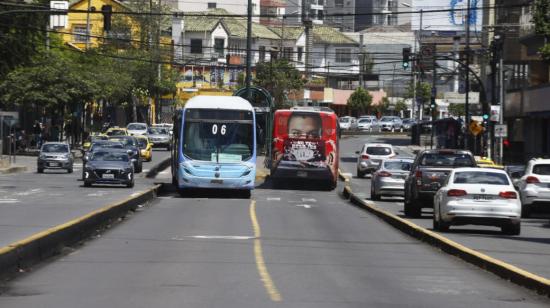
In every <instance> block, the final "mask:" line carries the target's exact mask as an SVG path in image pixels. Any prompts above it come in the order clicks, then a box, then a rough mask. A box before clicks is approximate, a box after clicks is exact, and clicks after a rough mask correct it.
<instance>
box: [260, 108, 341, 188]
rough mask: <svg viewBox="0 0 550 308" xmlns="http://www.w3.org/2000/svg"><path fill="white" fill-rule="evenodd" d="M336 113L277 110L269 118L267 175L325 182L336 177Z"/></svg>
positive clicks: (333, 181) (329, 184)
mask: <svg viewBox="0 0 550 308" xmlns="http://www.w3.org/2000/svg"><path fill="white" fill-rule="evenodd" d="M338 134H339V129H338V117H337V116H336V114H335V113H334V112H332V111H328V110H321V109H314V108H299V109H298V108H294V109H286V110H278V111H276V112H275V115H274V118H273V144H272V157H271V161H272V164H271V177H272V178H273V179H275V180H280V179H308V180H316V181H323V182H325V184H326V186H327V187H330V188H331V189H332V188H334V187H336V182H337V180H338Z"/></svg>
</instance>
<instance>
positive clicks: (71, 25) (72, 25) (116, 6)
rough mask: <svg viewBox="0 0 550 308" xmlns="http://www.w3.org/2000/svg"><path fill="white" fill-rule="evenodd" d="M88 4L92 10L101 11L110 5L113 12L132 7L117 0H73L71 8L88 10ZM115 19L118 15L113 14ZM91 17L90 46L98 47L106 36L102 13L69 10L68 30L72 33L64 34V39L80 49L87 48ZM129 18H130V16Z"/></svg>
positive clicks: (128, 9)
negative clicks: (87, 26) (87, 30)
mask: <svg viewBox="0 0 550 308" xmlns="http://www.w3.org/2000/svg"><path fill="white" fill-rule="evenodd" d="M88 5H89V6H90V11H95V12H101V8H102V7H103V6H104V5H110V6H111V7H112V11H113V12H117V11H118V12H121V11H122V12H123V11H130V10H131V9H130V8H129V7H128V6H126V5H125V4H124V3H122V2H120V1H117V0H78V1H71V4H70V5H69V9H70V10H79V11H87V10H88ZM112 16H113V19H114V17H115V16H117V15H112ZM88 17H89V23H90V38H89V44H90V45H89V47H98V45H99V42H100V41H101V37H103V36H106V33H105V31H104V29H103V14H101V13H90V14H88V13H85V12H69V13H68V18H67V19H68V24H67V28H68V30H69V31H68V32H71V33H72V34H66V35H63V41H64V42H65V43H66V44H69V45H71V46H73V47H76V48H78V49H85V48H86V41H87V37H86V24H87V19H88ZM128 19H129V18H128ZM129 20H130V19H129ZM130 23H131V22H130Z"/></svg>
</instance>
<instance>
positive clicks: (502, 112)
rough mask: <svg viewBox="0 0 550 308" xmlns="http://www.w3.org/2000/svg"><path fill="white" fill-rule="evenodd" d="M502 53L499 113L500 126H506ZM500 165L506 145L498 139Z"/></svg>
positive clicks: (499, 73) (499, 65)
mask: <svg viewBox="0 0 550 308" xmlns="http://www.w3.org/2000/svg"><path fill="white" fill-rule="evenodd" d="M503 58H504V57H503V55H502V51H500V59H499V61H498V80H499V88H498V90H499V100H500V112H499V119H498V123H499V124H501V125H502V124H504V59H503ZM498 148H499V151H498V163H499V164H501V165H502V159H503V157H504V145H503V138H502V137H499V138H498Z"/></svg>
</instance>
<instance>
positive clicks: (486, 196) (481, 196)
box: [474, 195, 494, 201]
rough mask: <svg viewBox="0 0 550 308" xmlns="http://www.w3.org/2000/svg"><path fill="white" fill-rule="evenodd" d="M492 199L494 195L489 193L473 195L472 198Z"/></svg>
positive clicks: (480, 199)
mask: <svg viewBox="0 0 550 308" xmlns="http://www.w3.org/2000/svg"><path fill="white" fill-rule="evenodd" d="M493 199H494V197H493V196H491V195H474V200H479V201H482V200H493Z"/></svg>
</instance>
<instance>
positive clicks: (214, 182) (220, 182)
mask: <svg viewBox="0 0 550 308" xmlns="http://www.w3.org/2000/svg"><path fill="white" fill-rule="evenodd" d="M210 183H212V184H223V180H210Z"/></svg>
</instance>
